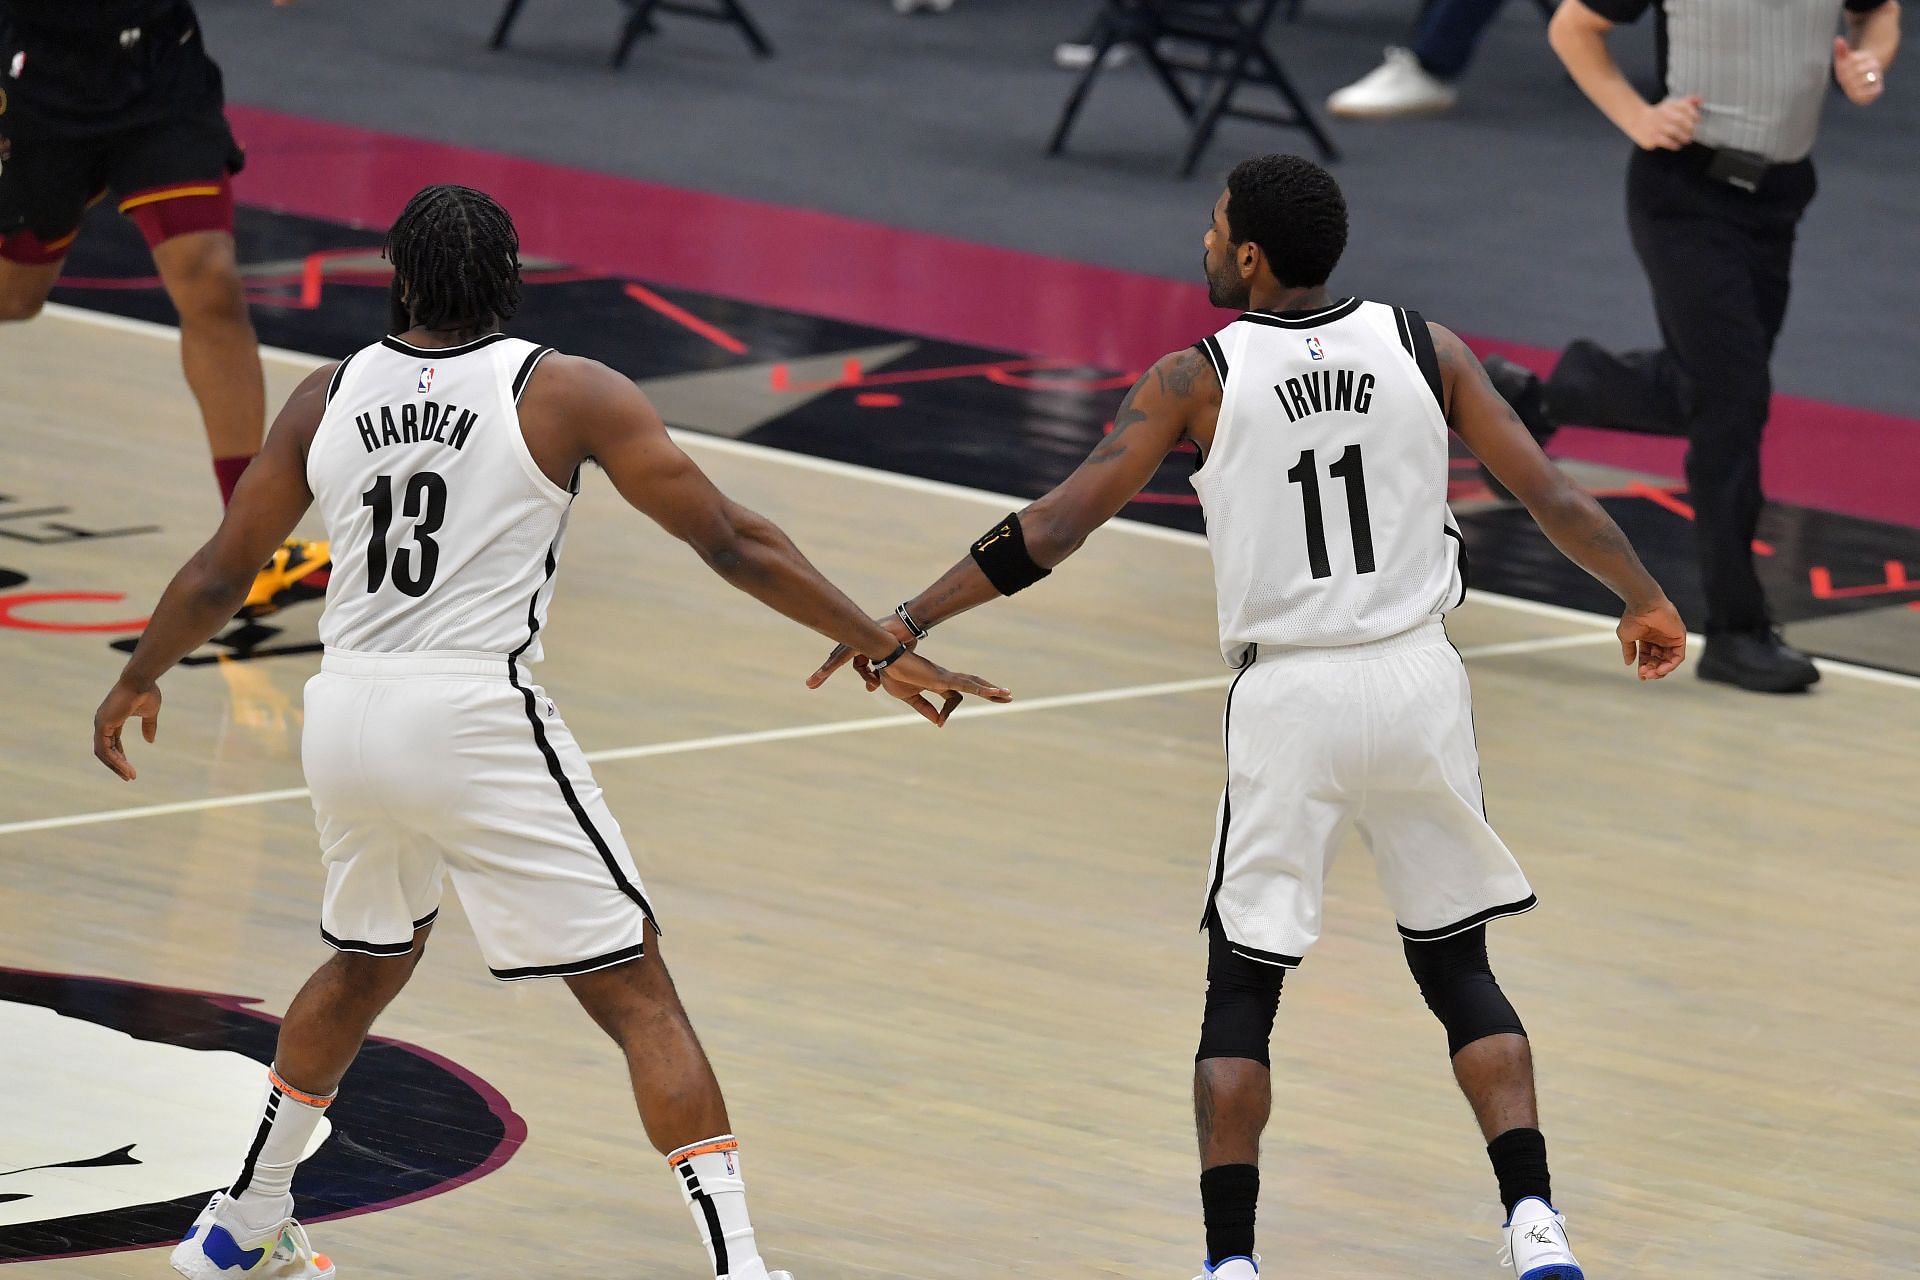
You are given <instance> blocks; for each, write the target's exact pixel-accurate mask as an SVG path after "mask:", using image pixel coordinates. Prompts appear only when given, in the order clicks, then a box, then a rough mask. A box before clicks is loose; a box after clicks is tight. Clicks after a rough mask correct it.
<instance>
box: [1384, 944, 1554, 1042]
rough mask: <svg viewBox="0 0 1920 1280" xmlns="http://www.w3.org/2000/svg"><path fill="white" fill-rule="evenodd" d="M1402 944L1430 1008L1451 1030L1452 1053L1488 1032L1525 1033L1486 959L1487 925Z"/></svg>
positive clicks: (1444, 1025) (1449, 1034) (1448, 1029)
mask: <svg viewBox="0 0 1920 1280" xmlns="http://www.w3.org/2000/svg"><path fill="white" fill-rule="evenodd" d="M1402 945H1403V946H1404V947H1405V948H1406V952H1407V968H1409V969H1411V970H1412V971H1413V980H1414V981H1415V982H1417V983H1419V984H1420V994H1421V995H1422V996H1423V997H1425V998H1426V1002H1427V1008H1429V1009H1431V1010H1433V1016H1434V1017H1436V1018H1438V1019H1440V1025H1441V1026H1443V1027H1445V1028H1446V1029H1447V1053H1448V1054H1449V1055H1452V1054H1456V1053H1459V1052H1460V1051H1461V1050H1462V1049H1464V1048H1466V1047H1467V1046H1468V1045H1470V1044H1472V1043H1473V1042H1474V1041H1475V1040H1483V1039H1485V1038H1486V1037H1488V1036H1497V1035H1503V1034H1511V1035H1517V1036H1524V1035H1525V1034H1527V1029H1526V1028H1525V1027H1523V1026H1521V1025H1520V1015H1519V1014H1517V1013H1515V1012H1514V1011H1513V1006H1512V1005H1511V1004H1509V1003H1507V997H1506V996H1505V995H1504V994H1503V993H1502V992H1501V990H1500V984H1499V983H1498V982H1496V981H1494V977H1493V967H1492V966H1491V965H1489V964H1488V963H1487V927H1486V926H1485V925H1480V926H1478V927H1476V928H1473V929H1469V930H1467V931H1466V932H1465V933H1457V934H1455V935H1454V936H1453V937H1451V938H1440V939H1438V940H1436V941H1433V942H1405V941H1403V942H1402Z"/></svg>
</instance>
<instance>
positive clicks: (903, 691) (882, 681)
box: [853, 653, 1013, 729]
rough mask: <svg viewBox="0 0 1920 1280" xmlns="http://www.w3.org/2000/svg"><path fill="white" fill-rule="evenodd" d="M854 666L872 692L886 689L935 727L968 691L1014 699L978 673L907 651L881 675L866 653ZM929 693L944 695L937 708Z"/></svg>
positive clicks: (992, 699)
mask: <svg viewBox="0 0 1920 1280" xmlns="http://www.w3.org/2000/svg"><path fill="white" fill-rule="evenodd" d="M853 669H854V670H855V671H858V672H859V673H860V678H861V679H863V680H865V681H866V682H867V691H868V692H869V693H871V692H872V691H873V690H875V689H885V690H886V691H887V694H888V695H889V696H890V697H895V698H898V699H900V701H902V702H904V703H906V704H907V705H908V706H910V707H912V708H913V709H914V710H915V711H918V712H919V713H920V714H921V715H923V716H925V717H926V718H927V719H928V720H930V721H932V722H933V726H934V727H935V728H936V729H937V728H939V727H940V726H942V725H944V724H946V722H947V717H948V716H951V715H952V714H953V709H954V708H955V707H957V706H959V705H960V700H961V699H962V698H963V697H965V696H966V695H967V694H969V693H970V694H972V695H973V696H974V697H976V698H985V699H986V700H987V701H989V702H1012V701H1013V695H1012V694H1011V693H1008V692H1007V691H1006V690H1005V689H1002V688H1001V687H1000V686H999V685H996V684H989V683H988V682H987V681H985V680H982V679H981V678H980V677H979V676H970V675H967V674H965V673H964V672H959V671H949V670H947V669H946V668H945V667H943V666H940V665H939V664H938V663H933V662H928V661H927V660H926V659H925V658H923V657H921V656H920V655H919V654H917V653H909V654H907V655H906V656H905V657H903V658H901V659H900V660H899V661H897V662H895V663H894V664H893V665H892V666H890V667H888V668H887V669H886V670H885V671H882V672H881V673H880V674H879V675H875V674H874V673H873V669H872V667H871V666H870V665H869V664H868V662H867V659H866V657H865V656H864V655H862V656H859V657H856V658H854V660H853ZM929 693H939V694H944V695H945V697H944V698H942V699H941V703H940V705H939V706H938V707H936V706H934V705H933V704H932V703H931V702H928V701H927V699H926V696H925V695H926V694H929Z"/></svg>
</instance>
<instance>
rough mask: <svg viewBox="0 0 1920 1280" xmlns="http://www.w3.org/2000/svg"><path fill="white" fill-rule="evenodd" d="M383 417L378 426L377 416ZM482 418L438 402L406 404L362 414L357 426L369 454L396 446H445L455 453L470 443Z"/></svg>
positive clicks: (470, 411)
mask: <svg viewBox="0 0 1920 1280" xmlns="http://www.w3.org/2000/svg"><path fill="white" fill-rule="evenodd" d="M376 412H377V413H378V414H379V419H378V421H377V422H376V421H375V418H374V414H375V413H376ZM478 416H479V415H477V414H475V413H474V411H473V410H471V409H462V408H461V407H460V406H459V405H457V404H441V403H439V402H438V401H434V400H406V401H402V402H401V403H400V404H399V405H398V406H397V407H396V406H394V405H386V404H383V405H381V406H380V408H379V409H378V410H377V411H376V410H372V409H369V410H367V411H366V412H365V413H362V414H358V415H356V416H355V418H354V420H353V425H354V427H355V429H356V430H358V431H359V432H360V443H361V444H363V445H365V446H366V447H367V452H368V453H372V452H373V451H374V450H375V449H384V448H386V447H387V446H388V445H392V444H429V443H431V444H444V445H451V446H452V447H453V448H455V449H459V448H462V447H463V446H465V444H466V443H467V435H468V433H469V432H471V431H472V430H473V424H474V422H475V421H476V419H477V418H478Z"/></svg>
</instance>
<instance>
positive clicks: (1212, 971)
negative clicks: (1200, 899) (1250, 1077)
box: [1194, 918, 1287, 1067]
mask: <svg viewBox="0 0 1920 1280" xmlns="http://www.w3.org/2000/svg"><path fill="white" fill-rule="evenodd" d="M1286 976H1287V971H1286V970H1285V969H1283V968H1281V967H1280V966H1279V965H1272V964H1262V963H1260V961H1258V960H1249V959H1247V958H1246V957H1245V956H1237V955H1235V954H1234V953H1233V948H1232V946H1231V945H1229V943H1228V942H1227V935H1226V931H1225V930H1224V929H1222V928H1221V927H1220V921H1219V920H1218V919H1217V918H1215V919H1210V920H1208V922H1207V1006H1206V1013H1205V1015H1204V1016H1203V1017H1202V1018H1201V1019H1200V1051H1199V1052H1198V1053H1196V1054H1195V1055H1194V1059H1195V1061H1200V1060H1204V1059H1206V1058H1251V1059H1253V1060H1254V1061H1255V1062H1258V1063H1259V1064H1260V1065H1261V1066H1263V1067H1264V1066H1271V1065H1272V1063H1271V1061H1270V1060H1269V1058H1268V1049H1267V1044H1268V1041H1269V1040H1271V1039H1272V1037H1273V1019H1274V1015H1275V1014H1276V1013H1277V1012H1278V1011H1279V1009H1280V984H1281V983H1282V982H1284V981H1285V980H1286Z"/></svg>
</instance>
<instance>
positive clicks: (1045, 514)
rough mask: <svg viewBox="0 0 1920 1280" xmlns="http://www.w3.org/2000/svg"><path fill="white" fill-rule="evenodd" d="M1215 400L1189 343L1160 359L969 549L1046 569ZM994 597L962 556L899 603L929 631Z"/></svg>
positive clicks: (1210, 376)
mask: <svg viewBox="0 0 1920 1280" xmlns="http://www.w3.org/2000/svg"><path fill="white" fill-rule="evenodd" d="M1219 403H1220V383H1219V380H1218V379H1217V378H1216V377H1215V375H1214V372H1213V367H1212V366H1211V365H1210V364H1208V363H1207V360H1206V357H1205V356H1202V355H1201V354H1200V353H1199V352H1198V351H1195V350H1193V349H1192V348H1188V349H1187V350H1185V351H1176V352H1174V353H1173V354H1171V355H1167V356H1162V357H1161V358H1160V359H1159V360H1158V361H1156V362H1155V364H1154V365H1153V367H1152V368H1150V369H1148V370H1147V371H1146V373H1144V374H1142V375H1141V377H1140V380H1139V381H1138V382H1136V383H1134V384H1133V389H1132V390H1130V391H1128V392H1127V397H1126V399H1125V400H1123V401H1122V402H1121V404H1120V409H1119V411H1118V412H1117V413H1115V414H1114V416H1113V430H1112V431H1111V432H1109V433H1108V435H1107V438H1106V439H1104V440H1102V441H1101V442H1100V443H1099V444H1098V445H1097V446H1095V448H1094V450H1093V452H1092V453H1090V454H1088V455H1087V458H1086V461H1084V462H1082V463H1081V464H1080V465H1079V467H1077V468H1076V469H1075V470H1074V473H1073V474H1072V475H1070V476H1068V477H1067V478H1066V479H1065V480H1063V481H1061V482H1060V484H1059V485H1058V486H1056V487H1055V488H1054V489H1053V490H1052V491H1051V492H1049V493H1047V494H1046V495H1045V496H1044V497H1041V498H1038V499H1036V500H1035V501H1034V502H1033V503H1031V504H1030V505H1028V506H1027V507H1026V508H1025V509H1023V510H1021V511H1019V512H1017V513H1015V515H1013V516H1010V517H1009V518H1008V520H1007V521H1005V522H1003V523H1002V524H1001V525H1000V526H999V527H997V528H996V529H994V530H991V531H989V532H988V534H987V535H986V536H985V537H984V538H982V540H981V542H980V543H977V544H975V545H976V547H978V548H984V549H986V550H989V551H990V550H992V548H993V547H994V546H1000V547H1001V548H1002V550H1004V549H1005V547H1006V545H1008V544H1013V543H1016V542H1024V544H1025V556H1026V557H1027V558H1029V559H1030V560H1031V562H1032V565H1033V566H1034V567H1035V568H1036V569H1037V570H1041V571H1045V572H1049V573H1050V572H1052V570H1053V569H1054V567H1055V566H1057V565H1059V564H1060V563H1061V562H1062V561H1064V560H1065V559H1066V558H1067V557H1068V556H1070V555H1072V554H1073V553H1074V552H1076V551H1078V550H1079V549H1080V547H1081V544H1083V543H1085V542H1086V540H1087V536H1088V535H1089V534H1091V533H1092V532H1093V531H1094V530H1095V529H1098V528H1099V527H1100V526H1101V525H1103V524H1105V523H1106V522H1107V521H1109V520H1111V519H1113V517H1114V516H1116V515H1118V514H1119V512H1120V510H1121V508H1123V507H1125V506H1126V505H1127V504H1128V503H1129V502H1131V501H1133V499H1134V497H1135V495H1137V494H1138V493H1139V492H1140V490H1141V489H1143V488H1145V487H1146V484H1147V481H1149V480H1151V479H1152V478H1153V473H1154V472H1155V471H1157V470H1159V469H1160V464H1161V463H1162V462H1164V461H1165V460H1166V457H1167V454H1168V453H1169V452H1171V451H1172V450H1173V448H1174V446H1175V445H1177V444H1179V443H1180V441H1181V440H1182V439H1183V438H1184V437H1186V436H1187V435H1188V433H1189V432H1190V431H1191V430H1192V429H1193V427H1194V425H1195V423H1196V421H1197V419H1199V418H1200V417H1202V416H1204V415H1206V414H1207V413H1208V412H1209V410H1212V409H1217V408H1218V406H1219ZM1002 594H1004V593H1003V592H1002V591H1001V589H1000V588H999V587H998V586H996V585H994V582H993V580H992V579H991V578H989V577H988V576H987V573H986V571H985V570H984V569H983V568H982V567H981V565H980V557H978V556H976V555H975V554H971V553H970V554H968V555H967V556H965V557H963V558H962V559H961V560H959V561H958V562H957V563H955V564H954V566H953V567H952V568H951V569H949V570H947V571H946V573H945V574H943V575H941V577H940V578H939V580H937V581H936V582H935V583H934V584H933V585H932V586H930V587H928V588H927V589H926V590H925V591H922V592H921V593H920V594H919V595H917V596H915V597H914V598H913V599H912V600H910V601H908V602H907V606H906V607H907V612H908V613H909V614H910V615H911V616H912V617H913V619H914V621H915V622H917V623H918V624H919V625H920V626H921V627H923V628H930V627H932V626H933V625H934V624H936V623H939V622H944V621H945V620H946V619H948V618H951V617H954V616H955V615H956V614H960V613H964V612H966V611H967V610H968V609H971V608H974V607H975V606H976V605H982V604H985V603H986V602H987V601H989V600H992V599H994V598H995V597H997V596H999V595H1002ZM882 625H885V626H887V627H888V629H889V632H890V633H891V634H893V635H896V636H900V637H901V638H902V639H906V638H908V637H907V636H906V635H905V634H904V632H905V628H904V626H903V625H901V624H898V623H895V622H893V621H892V620H890V619H883V620H882ZM851 656H852V654H851V653H850V652H848V651H847V650H846V649H845V648H844V646H843V647H842V648H839V649H835V650H834V651H833V652H832V653H831V654H829V655H828V657H827V661H826V662H825V663H824V664H823V665H822V666H821V667H820V669H819V670H818V671H816V672H814V673H813V676H812V677H811V678H810V679H809V680H808V681H807V683H808V684H809V685H812V686H814V687H815V688H818V687H819V686H820V685H821V684H822V683H823V682H825V680H826V679H827V677H828V676H830V675H832V674H833V673H834V672H835V671H837V670H838V669H839V668H840V667H841V666H842V665H843V664H844V663H845V662H846V661H847V660H848V658H850V657H851Z"/></svg>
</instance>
